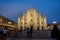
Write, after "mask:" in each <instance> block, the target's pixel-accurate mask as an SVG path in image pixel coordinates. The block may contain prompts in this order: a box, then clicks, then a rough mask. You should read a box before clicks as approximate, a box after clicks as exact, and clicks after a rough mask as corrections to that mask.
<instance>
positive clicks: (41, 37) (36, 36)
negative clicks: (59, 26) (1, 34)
mask: <svg viewBox="0 0 60 40" xmlns="http://www.w3.org/2000/svg"><path fill="white" fill-rule="evenodd" d="M6 39H7V40H56V39H52V38H51V37H50V31H33V34H32V37H27V33H26V31H23V32H22V34H20V33H18V34H12V35H8V37H7V38H6Z"/></svg>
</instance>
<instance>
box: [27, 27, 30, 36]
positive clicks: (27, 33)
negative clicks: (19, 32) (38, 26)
mask: <svg viewBox="0 0 60 40" xmlns="http://www.w3.org/2000/svg"><path fill="white" fill-rule="evenodd" d="M29 31H30V30H29V28H27V37H29Z"/></svg>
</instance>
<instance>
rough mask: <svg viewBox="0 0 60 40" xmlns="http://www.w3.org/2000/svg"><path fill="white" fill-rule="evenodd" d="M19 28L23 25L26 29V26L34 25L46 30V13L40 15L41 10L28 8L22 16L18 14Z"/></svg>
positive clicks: (35, 27)
mask: <svg viewBox="0 0 60 40" xmlns="http://www.w3.org/2000/svg"><path fill="white" fill-rule="evenodd" d="M17 26H18V29H19V30H20V29H21V27H22V29H23V30H24V29H25V28H28V27H29V28H30V27H33V29H34V30H37V29H38V28H39V30H46V29H47V22H46V14H44V15H43V16H41V15H40V12H37V11H36V9H35V8H34V9H28V10H27V12H26V13H24V14H23V16H22V17H21V16H20V15H18V24H17Z"/></svg>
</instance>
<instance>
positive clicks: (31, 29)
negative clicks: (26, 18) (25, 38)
mask: <svg viewBox="0 0 60 40" xmlns="http://www.w3.org/2000/svg"><path fill="white" fill-rule="evenodd" d="M32 33H33V27H30V37H32Z"/></svg>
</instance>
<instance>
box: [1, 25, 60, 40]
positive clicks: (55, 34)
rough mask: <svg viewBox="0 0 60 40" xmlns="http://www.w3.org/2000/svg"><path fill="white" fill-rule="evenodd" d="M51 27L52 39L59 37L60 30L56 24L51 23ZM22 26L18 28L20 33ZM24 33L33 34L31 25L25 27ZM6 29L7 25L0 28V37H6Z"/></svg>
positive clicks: (28, 35) (29, 35) (30, 35)
mask: <svg viewBox="0 0 60 40" xmlns="http://www.w3.org/2000/svg"><path fill="white" fill-rule="evenodd" d="M53 26H54V27H53V29H52V30H51V35H50V36H51V38H54V39H60V30H59V29H58V28H57V25H53ZM22 31H23V30H22V27H21V29H20V34H22ZM25 31H26V34H27V37H32V34H33V27H32V26H31V27H28V28H26V30H25ZM7 33H9V32H8V30H7V27H5V28H2V29H0V39H1V40H2V39H4V40H5V38H6V35H7Z"/></svg>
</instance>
